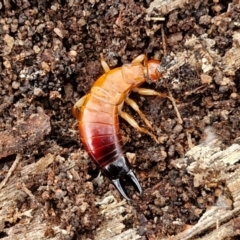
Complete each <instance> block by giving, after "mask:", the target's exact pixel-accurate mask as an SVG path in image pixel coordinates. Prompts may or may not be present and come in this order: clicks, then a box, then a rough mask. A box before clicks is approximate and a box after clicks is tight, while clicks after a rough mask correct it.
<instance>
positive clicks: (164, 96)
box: [133, 88, 172, 101]
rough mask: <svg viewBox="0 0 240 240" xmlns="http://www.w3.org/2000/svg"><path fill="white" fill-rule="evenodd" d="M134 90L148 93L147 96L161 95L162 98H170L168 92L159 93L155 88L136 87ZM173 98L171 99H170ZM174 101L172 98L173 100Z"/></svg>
mask: <svg viewBox="0 0 240 240" xmlns="http://www.w3.org/2000/svg"><path fill="white" fill-rule="evenodd" d="M133 92H137V93H139V94H141V95H147V96H159V97H162V98H168V96H167V94H165V93H159V92H157V91H155V90H152V89H148V88H134V89H133ZM170 100H171V99H170ZM171 101H172V100H171Z"/></svg>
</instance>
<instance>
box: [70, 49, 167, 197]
mask: <svg viewBox="0 0 240 240" xmlns="http://www.w3.org/2000/svg"><path fill="white" fill-rule="evenodd" d="M142 62H143V64H142ZM101 64H102V66H103V68H104V70H105V74H103V75H102V76H101V77H100V78H98V80H97V81H96V82H95V83H94V84H93V86H92V88H91V91H90V93H89V94H87V95H86V96H84V97H82V98H81V99H80V100H79V101H78V102H77V103H76V104H75V105H74V107H73V114H74V116H75V117H76V118H77V119H78V121H79V132H80V138H81V141H82V143H83V145H84V147H85V149H86V150H87V151H88V153H89V155H90V156H91V158H92V159H93V161H95V162H96V163H97V164H98V165H99V166H100V167H101V168H102V169H103V171H104V172H105V174H106V175H107V176H108V178H110V180H111V181H112V183H113V184H114V186H115V187H116V188H117V190H118V191H119V192H120V193H121V195H122V196H123V197H124V198H126V199H127V200H130V198H129V196H128V194H127V192H126V190H125V188H124V185H123V183H122V181H121V180H123V179H126V180H127V181H128V182H129V183H131V184H132V185H133V186H134V188H135V189H136V191H137V192H138V193H139V194H141V193H142V188H141V185H140V183H139V181H138V180H137V178H136V176H135V174H134V173H133V171H132V170H131V169H130V165H129V163H128V160H127V159H126V158H125V156H124V153H123V150H122V145H123V143H122V139H121V136H120V130H119V119H118V115H120V116H121V117H123V118H124V119H125V120H126V121H128V122H129V123H130V124H131V125H132V126H133V127H134V128H136V129H138V130H139V131H140V132H143V133H146V134H148V135H150V136H151V137H152V138H153V139H154V140H155V141H157V139H156V137H155V136H154V135H153V134H152V133H150V132H149V131H148V130H147V129H145V128H142V127H140V126H139V125H138V123H137V122H136V121H135V120H134V119H133V117H131V116H130V115H129V114H127V113H125V112H123V111H122V105H123V103H124V102H126V103H127V104H128V105H130V106H131V107H132V108H133V109H134V110H135V111H137V112H138V114H139V116H140V117H141V118H142V120H143V121H144V122H145V123H146V124H147V125H148V127H149V128H151V124H150V122H149V121H148V120H147V119H146V117H145V116H144V114H143V113H142V112H141V111H140V109H139V108H138V106H137V104H136V103H135V102H134V101H133V100H131V99H129V98H128V95H129V92H130V91H131V90H134V91H136V92H139V93H140V94H144V95H158V96H161V97H166V96H165V95H163V94H160V93H158V92H155V91H154V90H148V89H141V88H138V86H139V85H141V84H142V83H143V82H145V81H146V78H147V77H148V78H150V79H151V80H154V81H155V80H158V78H159V77H160V74H159V73H158V71H157V67H158V66H159V64H160V62H159V61H157V60H150V61H147V58H146V56H145V55H144V54H142V55H140V56H138V57H137V58H135V59H134V60H133V61H132V63H131V64H125V65H123V66H122V67H119V68H115V69H113V70H110V68H109V66H108V65H107V63H106V62H105V60H104V59H103V57H102V56H101Z"/></svg>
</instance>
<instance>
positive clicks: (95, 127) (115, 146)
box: [79, 95, 123, 168]
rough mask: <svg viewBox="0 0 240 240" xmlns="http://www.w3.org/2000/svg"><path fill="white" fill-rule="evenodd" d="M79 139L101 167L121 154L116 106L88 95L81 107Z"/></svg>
mask: <svg viewBox="0 0 240 240" xmlns="http://www.w3.org/2000/svg"><path fill="white" fill-rule="evenodd" d="M79 131H80V137H81V141H82V143H83V145H84V147H85V149H86V150H87V151H88V153H89V155H90V156H91V158H92V159H93V160H94V161H95V162H96V163H97V164H99V165H100V166H101V167H102V168H103V167H105V166H106V165H108V164H109V163H111V162H113V161H115V160H116V159H118V158H119V157H121V156H122V154H123V151H122V147H121V146H122V140H121V136H120V132H119V121H118V111H117V106H116V105H113V104H109V103H107V102H104V101H102V100H101V99H99V98H96V97H94V96H93V95H89V98H88V99H87V100H86V102H85V103H84V106H83V107H82V109H81V117H80V121H79Z"/></svg>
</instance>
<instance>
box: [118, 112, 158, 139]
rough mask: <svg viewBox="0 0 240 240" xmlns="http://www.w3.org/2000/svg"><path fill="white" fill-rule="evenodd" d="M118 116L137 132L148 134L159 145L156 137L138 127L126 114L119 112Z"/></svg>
mask: <svg viewBox="0 0 240 240" xmlns="http://www.w3.org/2000/svg"><path fill="white" fill-rule="evenodd" d="M118 114H119V116H121V117H122V118H123V119H124V120H126V121H127V122H128V123H129V124H130V125H131V126H132V127H134V128H136V129H137V130H138V131H139V132H142V133H145V134H148V135H149V136H150V137H151V138H152V139H153V140H154V141H155V142H157V143H159V141H158V140H157V138H156V136H155V135H153V134H152V133H150V132H149V131H148V130H147V129H145V128H143V127H140V126H139V125H138V123H137V122H136V121H135V120H134V118H133V117H132V116H131V115H129V114H128V113H126V112H122V111H119V113H118Z"/></svg>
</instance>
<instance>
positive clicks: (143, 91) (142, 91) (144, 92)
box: [133, 88, 183, 124]
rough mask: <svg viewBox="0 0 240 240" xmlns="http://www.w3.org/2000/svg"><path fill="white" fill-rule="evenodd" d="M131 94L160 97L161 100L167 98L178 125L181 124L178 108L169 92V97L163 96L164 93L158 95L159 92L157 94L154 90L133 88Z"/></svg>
mask: <svg viewBox="0 0 240 240" xmlns="http://www.w3.org/2000/svg"><path fill="white" fill-rule="evenodd" d="M133 92H138V93H139V94H141V95H148V96H159V97H162V98H168V99H169V100H170V101H171V102H172V105H173V107H174V110H175V112H176V115H177V118H178V122H179V123H180V124H182V123H183V120H182V118H181V115H180V113H179V111H178V108H177V106H176V101H175V99H174V98H173V96H172V94H171V93H170V92H169V96H168V95H167V94H165V93H159V92H157V91H155V90H152V89H148V88H134V89H133Z"/></svg>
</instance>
